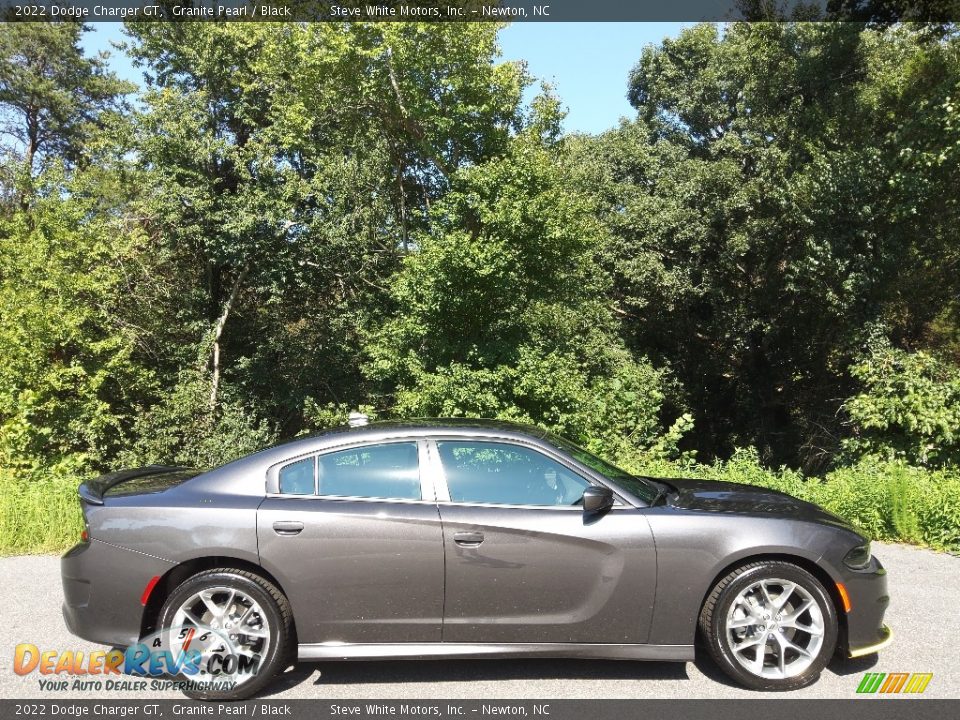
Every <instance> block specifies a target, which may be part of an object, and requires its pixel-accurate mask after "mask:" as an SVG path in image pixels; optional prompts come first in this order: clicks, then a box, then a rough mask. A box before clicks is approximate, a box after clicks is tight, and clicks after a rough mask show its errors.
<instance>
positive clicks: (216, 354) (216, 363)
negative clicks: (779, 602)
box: [210, 264, 250, 412]
mask: <svg viewBox="0 0 960 720" xmlns="http://www.w3.org/2000/svg"><path fill="white" fill-rule="evenodd" d="M249 272H250V265H249V264H247V265H244V266H243V270H241V271H240V275H238V276H237V279H236V280H235V281H234V282H233V288H232V289H231V290H230V297H228V298H227V302H226V303H224V306H223V312H222V313H220V317H219V318H217V325H216V329H215V332H214V334H213V382H212V383H211V386H210V410H211V412H212V411H213V410H215V409H216V407H217V391H218V390H219V389H220V338H221V337H222V336H223V328H224V326H225V325H226V324H227V318H228V317H229V316H230V309H231V308H232V307H233V303H234V302H235V301H236V299H237V294H238V293H239V292H240V286H241V285H242V284H243V281H244V280H245V279H246V277H247V274H248V273H249Z"/></svg>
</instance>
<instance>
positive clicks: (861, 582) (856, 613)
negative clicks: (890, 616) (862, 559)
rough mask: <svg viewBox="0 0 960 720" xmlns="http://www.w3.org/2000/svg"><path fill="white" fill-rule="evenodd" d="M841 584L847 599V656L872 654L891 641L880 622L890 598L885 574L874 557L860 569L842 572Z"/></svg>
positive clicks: (890, 635) (888, 633)
mask: <svg viewBox="0 0 960 720" xmlns="http://www.w3.org/2000/svg"><path fill="white" fill-rule="evenodd" d="M843 583H844V585H845V587H846V588H847V593H848V595H849V597H850V612H848V613H847V614H846V616H845V621H846V647H845V651H846V655H847V656H848V657H852V658H855V657H863V656H864V655H870V654H871V653H875V652H877V651H879V650H881V649H883V648H885V647H886V646H887V645H889V644H890V643H891V642H892V641H893V632H892V631H891V630H890V628H889V627H887V626H886V625H885V624H884V622H883V617H884V615H885V614H886V611H887V606H889V605H890V595H889V594H888V592H887V571H886V570H884V569H883V565H881V564H880V561H879V560H877V559H876V558H875V557H874V558H873V559H872V560H871V561H870V565H869V566H868V567H866V568H865V569H863V570H850V569H845V570H844V573H843Z"/></svg>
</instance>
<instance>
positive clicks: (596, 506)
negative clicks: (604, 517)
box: [583, 485, 613, 513]
mask: <svg viewBox="0 0 960 720" xmlns="http://www.w3.org/2000/svg"><path fill="white" fill-rule="evenodd" d="M609 507H613V490H611V489H610V488H608V487H601V486H599V485H591V486H590V487H588V488H587V489H586V490H584V491H583V511H584V512H589V513H595V512H601V511H602V510H606V509H607V508H609Z"/></svg>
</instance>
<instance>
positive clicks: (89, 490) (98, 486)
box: [77, 465, 187, 505]
mask: <svg viewBox="0 0 960 720" xmlns="http://www.w3.org/2000/svg"><path fill="white" fill-rule="evenodd" d="M186 469H187V468H183V467H179V466H176V465H147V466H146V467H141V468H134V469H133V470H120V471H118V472H112V473H107V474H106V475H101V476H100V477H98V478H94V479H93V480H87V481H86V482H85V483H83V484H81V485H80V487H79V488H77V495H79V496H80V499H81V500H83V501H84V502H85V503H87V504H89V505H103V495H104V493H106V492H107V490H109V489H110V488H112V487H113V486H114V485H119V484H120V483H122V482H124V481H126V480H131V479H133V478H138V477H143V476H145V475H157V474H158V473H163V472H170V471H172V470H186Z"/></svg>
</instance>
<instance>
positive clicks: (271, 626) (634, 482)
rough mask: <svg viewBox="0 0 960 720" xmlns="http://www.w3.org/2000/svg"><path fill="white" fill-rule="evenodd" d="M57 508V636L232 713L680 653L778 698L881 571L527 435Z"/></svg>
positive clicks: (810, 678)
mask: <svg viewBox="0 0 960 720" xmlns="http://www.w3.org/2000/svg"><path fill="white" fill-rule="evenodd" d="M79 495H80V499H81V504H82V507H83V514H84V518H85V523H86V530H85V531H84V534H83V538H82V542H80V543H79V544H78V545H77V546H75V547H74V548H73V549H71V550H69V551H68V552H67V553H66V554H65V555H64V556H63V559H62V575H63V586H64V595H65V603H64V606H63V613H64V617H65V619H66V623H67V625H68V626H69V628H70V630H71V631H72V632H73V633H75V634H76V635H79V636H80V637H83V638H85V639H87V640H92V641H95V642H98V643H104V644H110V645H114V646H118V647H121V648H127V649H129V648H131V647H138V648H140V649H141V650H142V649H143V648H144V647H148V648H150V651H151V652H154V650H155V649H156V648H163V650H164V651H165V652H166V653H168V656H167V657H168V661H169V659H170V658H171V657H172V658H174V660H176V661H178V662H179V663H180V664H177V662H175V663H174V664H173V668H174V670H173V674H175V675H177V676H178V677H181V678H183V677H187V675H189V674H190V673H192V680H193V681H192V682H186V683H183V684H182V685H181V687H182V688H183V689H184V690H185V692H186V693H187V694H188V695H191V696H192V697H198V698H204V699H235V698H243V697H249V696H251V695H253V694H255V693H256V692H258V691H260V690H261V689H263V688H264V686H266V685H267V684H268V683H269V682H270V680H271V678H272V677H274V676H275V675H276V673H278V672H280V671H282V670H283V669H284V668H286V667H287V666H289V664H290V663H291V662H294V661H296V660H300V661H310V660H325V659H375V658H436V657H445V658H453V657H456V658H478V657H486V658H490V657H578V658H614V659H633V660H661V661H664V660H673V661H689V660H693V659H694V648H695V638H696V637H697V635H698V632H699V635H700V637H701V638H702V641H703V643H704V644H705V646H706V648H707V649H708V650H709V652H710V654H711V655H712V657H713V658H714V660H715V661H716V662H717V663H718V664H719V666H720V667H721V668H722V669H723V670H724V671H725V672H726V673H727V674H728V675H729V676H730V677H732V678H733V679H734V680H736V681H737V682H739V683H741V684H742V685H744V686H746V687H748V688H753V689H761V690H786V689H792V688H797V687H801V686H804V685H807V684H809V683H811V682H814V681H815V680H816V679H817V677H818V676H819V674H820V672H821V670H822V669H823V667H824V666H825V665H826V663H827V662H828V660H829V659H830V657H831V656H832V655H833V654H834V652H835V651H839V652H840V653H843V654H845V655H847V656H860V655H865V654H868V653H872V652H876V651H877V650H878V649H880V648H881V647H882V646H884V645H886V644H887V643H888V642H889V640H890V637H891V635H890V630H889V629H888V628H887V627H886V626H885V625H884V624H883V614H884V611H885V609H886V606H887V604H888V597H887V585H886V577H885V572H884V570H883V568H882V566H881V565H880V563H879V562H878V561H877V559H876V558H874V557H872V556H871V552H870V545H869V542H868V541H867V540H866V539H865V538H864V537H863V536H862V535H860V534H859V533H858V532H857V531H856V530H855V529H854V528H852V527H851V526H850V525H849V524H847V523H846V522H844V521H843V520H841V519H839V518H837V517H835V516H834V515H831V514H830V513H828V512H826V511H824V510H822V509H821V508H818V507H817V506H815V505H811V504H808V503H805V502H801V501H799V500H796V499H794V498H792V497H790V496H788V495H785V494H782V493H778V492H774V491H771V490H763V489H759V488H754V487H748V486H743V485H736V484H731V483H721V482H707V481H700V480H683V479H669V480H660V479H652V478H644V477H636V476H634V475H630V474H628V473H626V472H624V471H623V470H620V469H619V468H616V467H614V466H613V465H610V464H609V463H607V462H605V461H604V460H601V459H600V458H598V457H595V456H594V455H591V454H590V453H588V452H586V451H585V450H583V449H581V448H579V447H577V446H575V445H573V444H572V443H570V442H568V441H566V440H563V439H562V438H559V437H555V436H553V435H551V434H549V433H546V432H544V431H542V430H539V429H536V428H532V427H527V426H519V425H513V424H507V423H501V422H493V421H461V420H426V421H412V422H400V423H371V424H368V425H365V426H363V427H356V428H341V429H338V430H333V431H329V432H326V433H323V434H321V435H318V436H315V437H310V438H304V439H298V440H295V441H293V442H290V443H286V444H281V445H277V446H275V447H271V448H268V449H266V450H262V451H260V452H257V453H254V454H253V455H250V456H248V457H245V458H243V459H240V460H237V461H235V462H232V463H229V464H227V465H224V466H223V467H220V468H217V469H215V470H211V471H208V472H199V471H196V470H188V469H183V468H171V467H160V466H153V467H147V468H141V469H138V470H131V471H126V472H120V473H114V474H111V475H105V476H103V477H100V478H98V479H96V480H93V481H90V482H87V483H85V484H83V485H81V486H80V490H79ZM148 641H149V642H148ZM141 657H142V656H141ZM184 657H189V658H192V659H191V660H190V661H189V662H185V663H184V662H183V661H182V658H184ZM134 664H135V665H136V663H134ZM224 678H227V679H228V681H223V680H224ZM214 679H217V680H220V681H223V682H213V680H214ZM194 681H195V682H194Z"/></svg>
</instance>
